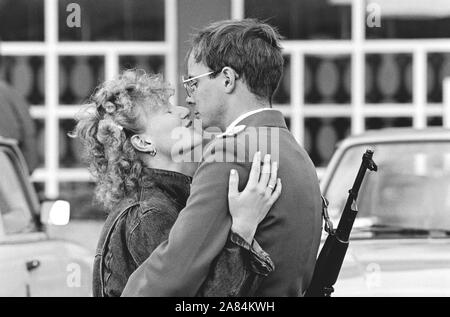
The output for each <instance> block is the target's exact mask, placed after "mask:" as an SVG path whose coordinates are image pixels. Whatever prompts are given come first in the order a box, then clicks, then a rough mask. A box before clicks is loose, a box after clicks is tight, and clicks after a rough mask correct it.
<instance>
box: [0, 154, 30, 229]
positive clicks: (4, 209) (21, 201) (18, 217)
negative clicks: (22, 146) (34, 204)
mask: <svg viewBox="0 0 450 317" xmlns="http://www.w3.org/2000/svg"><path fill="white" fill-rule="evenodd" d="M0 168H1V170H2V172H1V177H0V217H1V219H0V225H1V224H3V228H2V229H3V232H4V233H5V234H7V235H9V234H17V233H23V232H29V231H32V230H33V229H34V221H33V217H32V213H31V210H30V207H29V205H28V202H27V199H26V197H25V192H24V187H23V185H22V184H21V181H20V175H19V171H17V169H16V168H15V165H14V164H13V162H12V161H11V157H10V156H9V155H8V154H7V152H6V151H5V150H4V149H2V148H1V147H0Z"/></svg>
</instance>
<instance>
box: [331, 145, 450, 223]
mask: <svg viewBox="0 0 450 317" xmlns="http://www.w3.org/2000/svg"><path fill="white" fill-rule="evenodd" d="M367 148H372V149H373V150H374V151H375V153H374V156H373V157H374V161H375V162H376V163H377V165H378V172H376V173H371V172H368V173H367V174H366V177H365V179H364V182H363V183H362V185H361V189H360V193H359V197H358V200H357V205H358V210H359V213H358V219H357V220H359V221H357V222H356V223H355V226H358V225H360V226H365V225H366V226H372V225H381V226H383V225H384V226H398V227H404V228H417V229H425V230H450V142H437V141H436V142H408V143H384V144H383V143H381V144H375V145H370V146H367V145H364V146H355V147H352V148H349V149H348V150H347V151H346V152H345V153H344V155H343V157H342V158H341V160H340V162H339V164H338V166H337V168H336V169H335V171H334V174H333V176H332V179H331V180H330V182H329V185H328V186H327V187H326V189H325V196H326V197H327V198H328V200H329V201H330V214H331V216H332V217H334V218H335V219H337V218H338V216H339V215H340V212H341V211H342V209H343V208H344V204H345V201H346V199H347V197H348V189H350V188H351V186H352V185H353V181H354V179H355V177H356V174H357V172H358V168H359V166H360V164H361V157H362V154H363V153H364V152H365V150H366V149H367Z"/></svg>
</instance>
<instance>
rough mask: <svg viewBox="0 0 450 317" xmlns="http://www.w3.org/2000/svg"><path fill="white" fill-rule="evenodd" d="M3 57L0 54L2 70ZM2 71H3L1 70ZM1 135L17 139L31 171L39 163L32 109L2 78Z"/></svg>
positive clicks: (0, 83) (0, 102)
mask: <svg viewBox="0 0 450 317" xmlns="http://www.w3.org/2000/svg"><path fill="white" fill-rule="evenodd" d="M1 67H2V58H1V56H0V70H1ZM0 73H1V72H0ZM0 113H1V115H0V136H2V137H4V138H11V139H15V140H17V142H18V145H19V148H20V150H21V151H22V153H23V155H24V157H25V161H26V162H27V165H28V170H29V172H30V174H31V173H33V171H34V170H35V169H36V167H37V165H38V151H37V140H36V130H35V126H34V122H33V119H32V118H31V115H30V109H29V106H28V104H27V102H26V101H25V99H24V97H22V96H21V95H20V94H19V93H18V92H17V91H16V90H15V89H14V88H13V87H11V86H10V85H8V84H7V83H6V82H5V81H3V80H2V79H1V78H0Z"/></svg>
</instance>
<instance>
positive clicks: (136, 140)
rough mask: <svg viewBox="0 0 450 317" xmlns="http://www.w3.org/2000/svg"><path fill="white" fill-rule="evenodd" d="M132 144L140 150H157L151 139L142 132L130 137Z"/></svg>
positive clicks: (146, 151)
mask: <svg viewBox="0 0 450 317" xmlns="http://www.w3.org/2000/svg"><path fill="white" fill-rule="evenodd" d="M130 141H131V145H132V146H133V147H134V148H135V149H136V150H138V151H139V152H144V153H148V152H152V151H154V150H155V147H154V146H153V144H152V142H151V140H150V139H148V138H146V137H145V136H143V135H141V134H135V135H133V136H132V137H131V138H130Z"/></svg>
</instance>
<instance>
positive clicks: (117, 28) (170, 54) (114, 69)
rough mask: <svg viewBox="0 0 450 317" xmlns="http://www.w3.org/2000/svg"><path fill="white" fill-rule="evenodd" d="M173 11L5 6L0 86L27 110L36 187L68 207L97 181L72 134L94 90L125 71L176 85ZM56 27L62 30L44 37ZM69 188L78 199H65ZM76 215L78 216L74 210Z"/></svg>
mask: <svg viewBox="0 0 450 317" xmlns="http://www.w3.org/2000/svg"><path fill="white" fill-rule="evenodd" d="M71 3H74V4H78V5H79V9H80V24H81V27H80V28H78V27H70V26H69V25H68V24H67V18H68V16H69V15H70V14H71V13H73V12H74V11H73V9H72V10H67V9H68V5H69V4H71ZM176 4H177V1H176V0H95V1H93V0H77V1H71V0H32V1H31V0H0V41H2V43H1V44H0V45H1V46H0V54H1V60H2V63H1V67H0V78H2V79H3V80H5V81H7V82H9V83H10V84H11V85H12V86H13V87H14V88H16V89H17V90H18V91H19V93H21V94H22V95H23V96H24V97H25V98H26V100H27V101H28V103H29V104H30V109H31V114H32V116H33V118H34V120H35V122H36V127H37V132H36V137H37V142H38V151H39V160H40V166H39V168H38V169H36V170H35V172H34V173H33V175H32V180H33V182H34V183H39V184H41V185H43V186H40V187H41V188H42V187H43V190H44V191H45V193H43V194H45V196H46V197H48V198H50V199H52V198H56V197H60V195H61V193H62V192H64V194H65V196H66V198H67V199H68V200H70V201H72V200H76V199H75V198H73V197H70V195H73V196H74V197H78V196H80V192H82V189H83V183H85V184H87V183H88V182H90V181H92V180H91V178H90V175H89V173H88V171H87V169H86V165H85V164H84V162H83V161H82V153H81V152H82V151H81V150H80V144H79V142H78V140H73V139H71V138H68V137H67V133H68V132H70V131H72V130H73V127H74V120H73V119H74V117H75V116H76V114H77V113H78V112H79V110H80V106H81V105H82V104H84V103H85V102H86V101H87V100H88V98H89V97H90V96H91V94H92V93H93V92H94V89H95V87H97V86H98V85H99V84H100V83H102V82H103V81H105V80H108V79H111V78H113V77H115V76H116V75H117V74H118V72H119V71H121V70H123V69H125V68H142V69H144V70H146V71H147V72H159V73H164V77H165V78H166V79H167V80H168V81H169V82H171V83H172V84H175V83H176V79H177V78H178V76H177V75H176V70H177V67H176V62H177V61H176V54H175V53H176V52H175V48H176V25H175V23H174V22H175V19H173V18H170V17H174V16H176ZM69 9H70V8H69ZM53 19H57V20H56V21H53ZM55 24H57V26H58V28H57V30H56V28H50V29H46V27H47V26H52V25H55ZM11 42H14V43H11ZM31 42H32V43H31ZM39 42H40V43H39ZM99 42H101V43H99ZM47 44H51V45H47ZM24 52H27V53H24ZM47 71H50V72H51V73H49V74H47V73H46V72H47ZM70 184H73V185H74V186H73V187H70V186H72V185H70ZM75 185H77V186H75ZM67 186H68V187H70V188H73V190H74V191H73V192H70V191H66V188H67ZM91 193H92V191H91ZM83 195H84V192H83ZM83 197H84V196H83ZM72 198H73V199H72ZM86 199H88V200H89V203H91V199H90V198H86ZM76 201H81V200H76ZM73 210H74V211H75V212H77V210H78V209H77V205H75V206H73ZM74 216H75V217H76V216H77V215H74Z"/></svg>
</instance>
